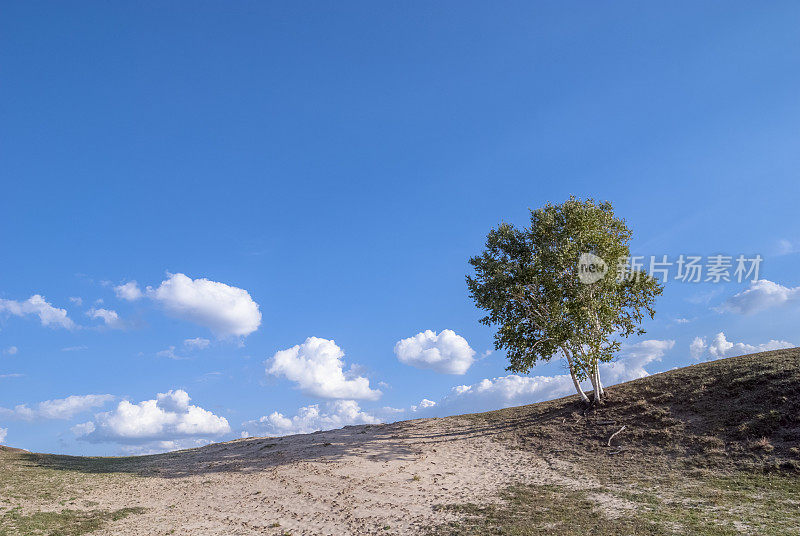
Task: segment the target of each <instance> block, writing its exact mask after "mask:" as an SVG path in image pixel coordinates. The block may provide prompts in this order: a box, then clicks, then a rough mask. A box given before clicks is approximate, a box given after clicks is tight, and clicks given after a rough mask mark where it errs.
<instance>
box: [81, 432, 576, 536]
mask: <svg viewBox="0 0 800 536" xmlns="http://www.w3.org/2000/svg"><path fill="white" fill-rule="evenodd" d="M494 433H496V431H494V430H489V429H483V428H481V426H480V425H479V424H474V423H470V421H468V420H463V421H462V420H458V419H454V418H450V419H446V420H445V419H426V420H418V421H410V422H404V423H397V424H391V425H374V426H358V427H348V428H345V429H342V430H334V431H330V432H318V433H315V434H309V435H296V436H288V437H283V438H250V439H242V440H238V441H234V442H230V443H222V444H217V445H210V446H208V447H204V448H202V449H196V450H191V451H184V452H180V453H175V454H173V455H170V456H160V457H158V458H155V460H157V461H154V462H150V463H148V464H146V465H145V466H144V468H140V469H139V470H138V471H137V473H138V476H136V477H135V478H121V479H116V478H115V479H113V480H111V481H106V483H105V484H100V485H98V486H97V487H92V488H91V489H89V490H87V492H88V493H87V495H86V496H84V497H83V499H88V500H91V501H93V502H96V503H99V504H98V507H99V508H107V509H117V508H123V507H130V506H143V507H145V508H147V512H146V513H144V514H138V515H131V516H129V517H126V518H125V519H123V520H120V521H116V522H114V523H112V524H110V525H108V526H107V527H106V528H105V529H103V530H101V531H99V532H97V533H96V534H106V535H143V536H144V535H147V536H152V535H156V534H178V535H181V534H183V535H203V536H206V535H226V536H231V535H251V534H284V531H287V532H288V533H290V534H293V535H299V534H308V535H311V534H314V535H316V534H332V535H346V534H420V533H422V532H424V530H425V529H427V528H428V527H430V526H431V525H433V524H438V523H442V522H445V521H447V520H449V519H452V517H448V516H453V514H447V513H443V512H438V511H436V510H435V509H434V508H433V507H434V505H437V504H453V503H464V502H477V503H486V502H489V501H492V500H496V498H497V494H498V492H499V491H501V490H502V488H503V487H504V486H505V485H507V484H511V483H514V482H525V483H558V484H562V485H566V486H568V487H572V486H573V485H577V482H576V481H575V480H573V479H572V477H570V476H569V475H570V474H571V472H572V471H571V469H570V468H569V467H557V466H553V465H551V464H549V463H548V462H546V461H545V460H544V459H543V458H540V457H538V456H537V455H536V454H535V453H532V452H528V451H526V450H522V449H513V448H509V447H507V446H504V444H503V443H500V442H498V441H496V440H495V438H494ZM582 484H586V481H585V480H584V481H583V483H582Z"/></svg>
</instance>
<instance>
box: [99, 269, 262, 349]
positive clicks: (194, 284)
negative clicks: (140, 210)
mask: <svg viewBox="0 0 800 536" xmlns="http://www.w3.org/2000/svg"><path fill="white" fill-rule="evenodd" d="M167 276H168V277H167V279H165V280H164V281H162V282H161V284H160V285H159V286H158V287H156V288H152V287H147V289H146V290H145V291H142V290H141V289H140V288H139V286H138V284H137V283H136V281H129V282H127V283H125V284H123V285H119V286H117V287H114V291H115V293H116V294H117V297H119V298H121V299H124V300H128V301H136V300H139V299H141V298H143V297H147V298H149V299H151V300H153V301H155V302H156V303H158V304H159V305H161V307H163V309H164V311H166V313H167V314H169V315H171V316H174V317H175V318H180V319H182V320H187V321H189V322H193V323H195V324H198V325H200V326H204V327H206V328H208V329H210V330H211V332H212V333H213V334H214V335H215V336H217V337H218V338H225V337H246V336H247V335H250V334H251V333H253V332H254V331H256V330H257V329H258V327H259V326H260V325H261V311H260V310H259V306H258V304H257V303H256V302H255V301H254V300H253V298H252V297H251V296H250V294H249V293H248V292H247V291H246V290H244V289H241V288H238V287H234V286H231V285H226V284H225V283H220V282H217V281H211V280H209V279H204V278H199V279H192V278H190V277H189V276H187V275H185V274H181V273H177V274H167Z"/></svg>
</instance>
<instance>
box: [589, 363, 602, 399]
mask: <svg viewBox="0 0 800 536" xmlns="http://www.w3.org/2000/svg"><path fill="white" fill-rule="evenodd" d="M589 380H591V382H592V389H593V390H594V393H593V398H594V402H595V404H596V403H598V402H600V401H601V400H602V398H603V391H602V389H600V384H599V383H598V380H599V377H598V375H597V367H596V366H594V367H592V370H591V372H590V373H589Z"/></svg>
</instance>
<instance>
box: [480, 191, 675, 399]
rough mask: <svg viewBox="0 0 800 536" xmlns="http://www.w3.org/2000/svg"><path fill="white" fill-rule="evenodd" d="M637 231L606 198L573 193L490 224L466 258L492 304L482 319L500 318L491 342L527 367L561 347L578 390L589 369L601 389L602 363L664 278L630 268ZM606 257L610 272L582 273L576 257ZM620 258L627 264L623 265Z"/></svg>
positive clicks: (633, 329) (597, 392) (649, 307)
mask: <svg viewBox="0 0 800 536" xmlns="http://www.w3.org/2000/svg"><path fill="white" fill-rule="evenodd" d="M631 236H632V232H631V230H630V229H629V228H628V226H627V225H626V224H625V221H624V220H623V219H621V218H617V217H616V216H615V215H614V210H613V207H612V205H611V203H610V202H596V201H594V200H592V199H588V200H586V201H582V200H580V199H576V198H574V197H571V198H570V199H569V200H568V201H566V202H564V203H563V204H561V205H551V204H548V205H546V206H544V207H543V208H540V209H538V210H532V211H531V225H530V227H528V228H522V229H519V228H517V227H515V226H513V225H510V224H507V223H502V224H500V225H499V226H498V227H497V228H496V229H492V230H491V231H490V232H489V235H488V237H487V240H486V249H485V250H484V252H483V253H482V254H481V255H478V256H476V257H473V258H471V259H470V261H469V262H470V264H471V265H472V267H473V268H474V270H475V275H474V277H473V276H467V285H468V287H469V292H470V296H471V297H472V298H473V299H474V300H475V303H476V305H477V306H478V307H479V308H481V309H484V310H486V311H487V313H488V314H487V315H486V316H485V317H484V318H482V319H481V322H482V323H483V324H486V325H496V326H498V329H497V333H496V334H495V348H496V349H498V350H505V351H506V354H507V356H508V359H509V366H508V368H507V370H509V371H512V372H521V373H525V372H528V371H530V369H531V368H532V367H533V366H534V365H535V364H536V363H537V362H538V361H540V360H544V361H549V360H550V359H552V358H553V357H554V356H555V355H557V354H562V355H563V356H564V357H565V358H566V360H567V363H568V365H569V369H570V373H571V374H572V378H573V382H574V383H575V387H576V390H577V391H578V393H579V394H581V396H582V397H583V398H584V400H586V401H588V398H587V397H586V395H585V394H584V393H583V391H582V390H581V388H580V385H579V382H580V381H583V380H585V379H589V380H591V382H592V385H593V386H594V398H595V401H599V400H601V398H602V394H603V388H602V384H601V382H600V376H599V366H598V365H599V364H600V363H602V362H606V361H610V360H612V359H613V358H614V355H615V353H616V352H617V351H618V350H619V346H620V339H621V338H622V337H628V336H629V335H631V334H642V333H644V330H642V329H641V327H640V325H641V322H642V320H643V319H644V317H645V315H647V316H649V317H650V318H652V317H653V315H654V314H655V310H654V309H653V303H654V302H655V298H656V296H658V295H660V294H661V292H662V290H663V287H662V286H661V285H660V284H659V283H658V281H657V280H656V279H654V278H653V277H651V276H649V275H647V274H646V273H644V272H642V271H631V270H630V269H627V270H626V269H624V265H625V261H626V260H627V259H628V258H629V255H630V250H629V243H630V240H631ZM586 253H591V254H593V255H596V256H597V257H599V258H600V259H603V260H604V261H605V262H606V263H607V264H606V265H605V268H606V274H605V276H604V277H602V278H600V279H599V280H597V281H596V282H593V283H590V284H587V283H584V282H582V281H581V280H580V279H579V277H578V275H579V266H578V264H579V263H578V260H579V257H580V256H581V254H586ZM618 267H623V269H622V270H621V271H618Z"/></svg>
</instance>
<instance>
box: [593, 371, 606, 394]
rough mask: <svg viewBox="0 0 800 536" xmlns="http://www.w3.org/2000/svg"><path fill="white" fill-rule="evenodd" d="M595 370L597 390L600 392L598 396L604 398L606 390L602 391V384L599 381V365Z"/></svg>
mask: <svg viewBox="0 0 800 536" xmlns="http://www.w3.org/2000/svg"><path fill="white" fill-rule="evenodd" d="M595 370H596V374H597V388H598V389H599V390H600V396H601V397H603V398H605V396H606V390H605V389H603V382H601V381H600V364H599V363H598V364H596V365H595Z"/></svg>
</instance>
